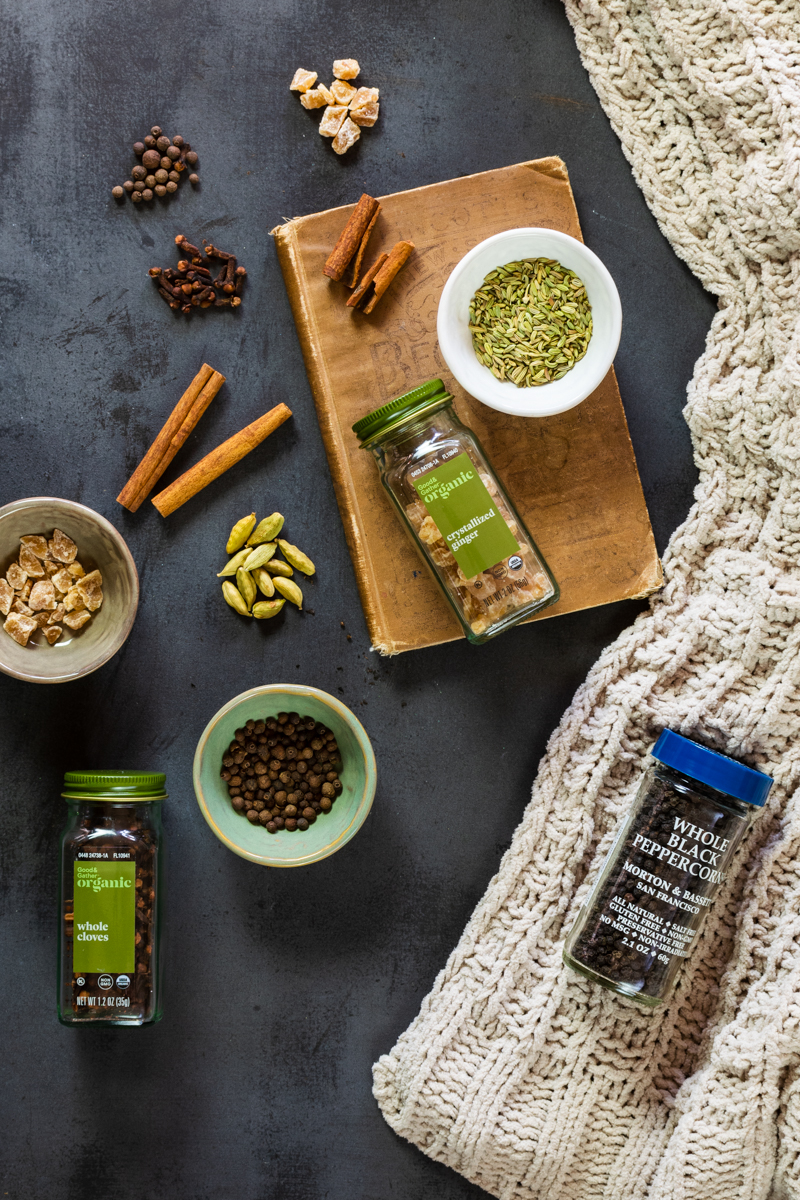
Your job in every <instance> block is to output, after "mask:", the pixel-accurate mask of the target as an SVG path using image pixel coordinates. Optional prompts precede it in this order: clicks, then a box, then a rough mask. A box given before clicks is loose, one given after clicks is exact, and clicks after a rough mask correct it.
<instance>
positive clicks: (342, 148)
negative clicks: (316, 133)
mask: <svg viewBox="0 0 800 1200" xmlns="http://www.w3.org/2000/svg"><path fill="white" fill-rule="evenodd" d="M360 137H361V130H360V129H359V128H358V126H357V125H354V124H353V122H352V121H351V120H350V118H349V117H348V118H347V120H346V121H345V122H344V124H343V125H342V128H341V129H340V130H339V132H338V133H337V135H336V137H335V138H334V139H333V141H332V142H331V145H332V146H333V148H334V150H335V151H336V153H337V154H346V153H347V151H348V150H349V149H350V147H351V146H355V144H356V142H357V141H358V139H359V138H360Z"/></svg>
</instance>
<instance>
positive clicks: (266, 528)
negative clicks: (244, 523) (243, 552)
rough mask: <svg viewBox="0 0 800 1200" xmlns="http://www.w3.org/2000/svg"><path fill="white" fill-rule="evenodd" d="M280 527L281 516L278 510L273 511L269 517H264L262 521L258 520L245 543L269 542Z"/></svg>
mask: <svg viewBox="0 0 800 1200" xmlns="http://www.w3.org/2000/svg"><path fill="white" fill-rule="evenodd" d="M282 529H283V517H282V516H281V514H280V513H279V512H274V513H273V514H272V516H271V517H264V520H263V521H259V522H258V524H257V525H256V527H255V529H254V530H253V532H252V533H251V534H250V537H249V538H248V539H247V544H248V546H260V545H261V543H262V542H271V541H272V540H273V538H276V537H277V536H278V534H279V533H280V531H281V530H282Z"/></svg>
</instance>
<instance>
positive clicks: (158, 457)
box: [117, 363, 225, 512]
mask: <svg viewBox="0 0 800 1200" xmlns="http://www.w3.org/2000/svg"><path fill="white" fill-rule="evenodd" d="M224 382H225V376H224V375H221V374H220V373H219V371H215V370H214V368H213V367H210V366H209V365H208V363H203V365H202V367H201V368H200V370H199V371H198V372H197V374H196V375H195V377H194V379H193V380H192V382H191V383H190V384H189V386H188V388H187V389H186V391H185V392H184V393H183V395H182V396H181V398H180V400H179V401H178V403H177V404H176V405H175V407H174V408H173V410H172V412H171V413H170V415H169V417H168V418H167V421H166V423H165V424H164V426H163V428H162V429H161V432H160V433H159V434H158V436H157V437H156V439H155V441H154V442H153V444H152V446H151V447H150V449H149V450H148V451H147V453H146V454H145V456H144V458H143V459H142V461H141V462H140V463H139V465H138V467H137V468H136V470H135V471H134V472H133V474H132V475H131V477H130V479H129V480H128V482H127V483H126V484H125V487H124V488H123V489H122V491H121V492H120V494H119V495H118V496H117V502H118V503H119V504H121V505H122V506H123V507H124V508H127V509H129V510H130V511H131V512H136V510H137V509H138V508H139V506H140V505H141V504H142V502H143V501H144V500H145V498H146V497H147V496H148V495H149V493H150V492H151V491H152V490H153V488H154V486H155V485H156V483H158V481H159V479H160V478H161V476H162V475H163V474H164V472H165V471H166V469H167V467H168V466H169V464H170V463H171V462H172V460H173V458H174V457H175V455H176V454H177V453H178V451H179V450H180V448H181V446H182V445H183V443H184V442H185V441H186V439H187V438H188V436H189V434H190V433H191V432H192V430H193V429H194V427H195V425H196V424H197V422H198V421H199V420H200V418H201V417H202V415H203V413H204V412H205V411H206V409H207V408H208V406H209V404H210V403H211V401H212V400H213V399H214V397H215V396H216V394H217V392H218V391H219V389H220V388H221V387H222V385H223V383H224Z"/></svg>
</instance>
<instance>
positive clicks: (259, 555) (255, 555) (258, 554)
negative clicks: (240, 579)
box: [242, 542, 277, 571]
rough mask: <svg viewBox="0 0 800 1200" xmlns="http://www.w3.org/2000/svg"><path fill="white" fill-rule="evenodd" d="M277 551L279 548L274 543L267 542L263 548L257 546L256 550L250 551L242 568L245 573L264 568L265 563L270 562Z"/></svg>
mask: <svg viewBox="0 0 800 1200" xmlns="http://www.w3.org/2000/svg"><path fill="white" fill-rule="evenodd" d="M276 550H277V546H276V545H275V543H274V542H266V543H265V544H264V545H263V546H256V548H255V550H249V551H248V553H247V557H246V559H245V561H244V562H243V563H242V566H243V567H244V569H245V571H253V570H255V568H256V567H263V566H264V563H268V562H269V560H270V559H271V558H272V556H273V554H274V553H275V551H276Z"/></svg>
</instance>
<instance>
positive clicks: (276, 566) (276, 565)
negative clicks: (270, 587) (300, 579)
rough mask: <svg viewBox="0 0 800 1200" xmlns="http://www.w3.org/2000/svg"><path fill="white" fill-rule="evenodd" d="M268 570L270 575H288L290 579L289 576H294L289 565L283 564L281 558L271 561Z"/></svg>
mask: <svg viewBox="0 0 800 1200" xmlns="http://www.w3.org/2000/svg"><path fill="white" fill-rule="evenodd" d="M267 570H268V571H269V573H270V575H286V576H287V577H288V576H289V575H293V574H294V572H293V571H292V568H291V567H290V566H289V564H288V563H285V562H281V560H280V559H279V558H272V559H270V561H269V562H268V563H267Z"/></svg>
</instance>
